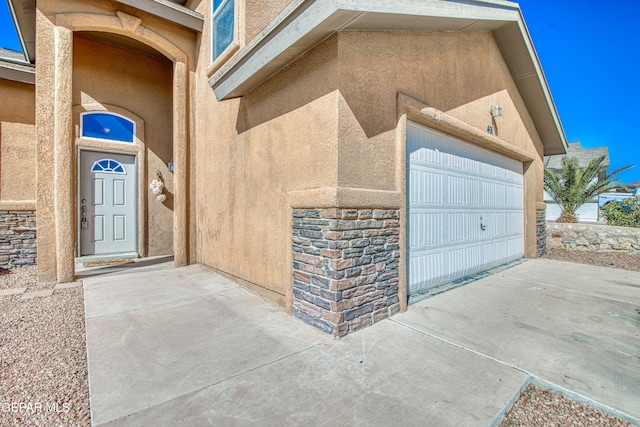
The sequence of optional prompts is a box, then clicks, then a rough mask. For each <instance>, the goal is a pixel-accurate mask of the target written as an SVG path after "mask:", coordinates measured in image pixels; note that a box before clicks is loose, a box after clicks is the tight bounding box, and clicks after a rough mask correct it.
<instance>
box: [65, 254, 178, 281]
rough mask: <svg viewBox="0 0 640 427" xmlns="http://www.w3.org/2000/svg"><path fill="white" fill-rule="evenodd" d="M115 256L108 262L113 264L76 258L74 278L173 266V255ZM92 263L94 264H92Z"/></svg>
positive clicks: (106, 261) (101, 259)
mask: <svg viewBox="0 0 640 427" xmlns="http://www.w3.org/2000/svg"><path fill="white" fill-rule="evenodd" d="M117 255H119V256H118V257H112V258H113V259H111V260H110V261H113V262H109V260H105V258H100V260H99V261H87V260H86V259H87V257H80V258H76V274H75V275H76V278H79V279H82V278H83V277H90V276H99V275H103V274H113V273H119V272H123V271H127V270H131V269H138V268H145V267H154V266H156V267H158V268H159V267H160V266H163V268H165V267H166V265H167V264H168V265H170V266H171V267H172V266H173V255H159V256H152V257H146V258H138V255H137V254H135V255H134V256H130V257H128V258H126V257H124V256H123V255H125V254H117ZM91 258H94V257H91ZM118 261H122V262H118ZM94 262H95V264H93V263H94ZM92 264H93V265H92ZM171 267H170V268H171Z"/></svg>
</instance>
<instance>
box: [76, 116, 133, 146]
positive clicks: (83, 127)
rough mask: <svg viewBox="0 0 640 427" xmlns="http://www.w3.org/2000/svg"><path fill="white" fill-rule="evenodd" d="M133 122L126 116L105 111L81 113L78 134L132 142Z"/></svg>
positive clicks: (85, 136) (86, 136) (84, 136)
mask: <svg viewBox="0 0 640 427" xmlns="http://www.w3.org/2000/svg"><path fill="white" fill-rule="evenodd" d="M135 130H136V126H135V123H134V122H132V121H131V120H129V119H127V118H126V117H122V116H120V115H118V114H114V113H107V112H103V111H101V112H90V113H82V115H81V117H80V135H81V136H82V137H83V138H94V139H105V140H108V141H118V142H126V143H133V142H134V136H135Z"/></svg>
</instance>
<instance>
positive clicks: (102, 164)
mask: <svg viewBox="0 0 640 427" xmlns="http://www.w3.org/2000/svg"><path fill="white" fill-rule="evenodd" d="M91 172H106V173H121V174H125V175H126V173H127V171H126V170H125V169H124V166H122V163H120V162H119V161H117V160H113V159H100V160H96V161H95V162H94V163H93V166H91Z"/></svg>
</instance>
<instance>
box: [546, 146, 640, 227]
mask: <svg viewBox="0 0 640 427" xmlns="http://www.w3.org/2000/svg"><path fill="white" fill-rule="evenodd" d="M604 159H605V156H602V157H599V158H597V159H593V160H591V161H590V162H589V163H588V164H587V165H586V166H585V167H584V168H581V167H579V166H578V159H576V158H575V157H571V158H567V157H564V158H563V159H562V170H561V171H560V172H559V173H555V172H553V171H552V170H550V169H547V168H544V189H545V190H547V192H548V193H549V194H550V195H551V197H552V198H553V200H554V201H555V202H556V203H557V204H558V206H560V209H561V214H560V217H559V218H558V219H557V221H558V222H578V217H577V216H576V211H577V210H578V208H580V206H582V205H584V204H585V203H586V202H588V201H589V200H591V199H593V198H594V197H597V196H598V195H600V194H602V193H605V192H607V191H610V190H612V189H614V188H618V187H621V185H620V184H618V181H619V180H620V179H619V178H614V175H617V174H619V173H620V172H622V171H625V170H627V169H630V168H632V167H633V166H634V165H629V166H624V167H621V168H619V169H616V170H614V171H613V172H611V173H610V174H605V175H604V177H602V178H601V179H597V178H598V173H599V172H600V170H601V169H602V163H603V162H604Z"/></svg>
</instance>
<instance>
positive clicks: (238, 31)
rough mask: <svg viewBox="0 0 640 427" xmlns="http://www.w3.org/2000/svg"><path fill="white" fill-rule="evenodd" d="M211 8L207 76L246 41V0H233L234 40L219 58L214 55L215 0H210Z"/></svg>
mask: <svg viewBox="0 0 640 427" xmlns="http://www.w3.org/2000/svg"><path fill="white" fill-rule="evenodd" d="M209 6H210V7H211V10H210V11H209V12H210V13H209V18H208V19H209V23H210V28H209V55H210V58H209V62H210V63H209V66H208V67H207V78H210V77H211V76H212V75H213V74H214V73H215V72H216V71H217V70H218V69H219V68H220V67H222V65H224V64H225V63H226V62H227V61H228V60H229V59H230V58H231V57H232V56H233V55H234V54H236V53H237V52H238V51H239V50H240V48H241V47H242V46H244V43H245V31H244V25H245V23H244V19H243V17H244V8H245V2H244V0H233V12H234V19H233V40H232V41H231V44H229V46H227V47H226V48H225V49H224V50H223V51H222V52H221V53H220V55H218V57H217V58H214V57H213V0H210V1H209Z"/></svg>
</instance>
